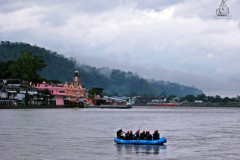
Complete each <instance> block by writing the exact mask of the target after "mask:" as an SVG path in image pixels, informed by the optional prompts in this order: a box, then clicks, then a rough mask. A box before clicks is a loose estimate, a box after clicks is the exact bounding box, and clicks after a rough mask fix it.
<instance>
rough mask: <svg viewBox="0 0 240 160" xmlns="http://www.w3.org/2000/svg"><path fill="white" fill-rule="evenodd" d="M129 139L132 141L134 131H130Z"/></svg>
mask: <svg viewBox="0 0 240 160" xmlns="http://www.w3.org/2000/svg"><path fill="white" fill-rule="evenodd" d="M129 139H130V140H132V139H133V133H132V131H130V133H129Z"/></svg>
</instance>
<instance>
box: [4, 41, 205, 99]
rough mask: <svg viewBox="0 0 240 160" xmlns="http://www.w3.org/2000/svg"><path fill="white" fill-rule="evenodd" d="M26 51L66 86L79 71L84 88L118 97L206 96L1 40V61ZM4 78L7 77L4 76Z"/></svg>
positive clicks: (43, 73)
mask: <svg viewBox="0 0 240 160" xmlns="http://www.w3.org/2000/svg"><path fill="white" fill-rule="evenodd" d="M22 52H32V53H33V54H35V55H42V56H43V58H44V59H45V62H46V64H47V65H48V66H47V67H45V68H43V70H42V71H41V72H40V73H39V74H40V76H41V77H43V78H46V79H56V80H60V81H62V82H63V83H64V82H66V81H67V82H68V83H71V82H72V81H73V74H74V71H75V70H76V69H77V70H79V72H80V75H81V81H82V85H83V86H86V87H87V88H88V89H91V88H92V87H102V88H104V92H105V93H108V94H114V95H127V96H128V95H131V96H135V95H143V96H147V95H148V96H156V95H161V94H166V95H176V96H186V95H188V94H193V95H195V96H196V95H198V94H202V91H201V90H200V89H197V88H194V87H189V86H183V85H179V84H177V83H171V82H165V81H156V80H147V79H144V78H142V77H140V76H138V75H136V74H133V73H132V72H124V71H120V70H118V69H110V68H96V67H93V66H90V65H85V64H84V62H80V63H83V64H81V65H76V64H77V63H76V60H75V58H73V57H70V58H67V57H65V56H63V55H61V54H58V53H56V52H53V51H50V50H46V49H45V48H41V47H38V46H36V45H35V46H31V45H30V44H27V43H22V42H19V43H18V42H17V43H12V42H8V41H1V44H0V62H6V61H9V60H12V59H16V58H18V57H19V56H20V54H21V53H22ZM0 78H6V77H1V75H0Z"/></svg>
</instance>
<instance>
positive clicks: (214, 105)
mask: <svg viewBox="0 0 240 160" xmlns="http://www.w3.org/2000/svg"><path fill="white" fill-rule="evenodd" d="M179 107H240V103H182V104H180V105H179Z"/></svg>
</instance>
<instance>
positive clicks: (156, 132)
mask: <svg viewBox="0 0 240 160" xmlns="http://www.w3.org/2000/svg"><path fill="white" fill-rule="evenodd" d="M159 138H160V134H159V133H158V130H156V131H154V133H153V140H158V139H159Z"/></svg>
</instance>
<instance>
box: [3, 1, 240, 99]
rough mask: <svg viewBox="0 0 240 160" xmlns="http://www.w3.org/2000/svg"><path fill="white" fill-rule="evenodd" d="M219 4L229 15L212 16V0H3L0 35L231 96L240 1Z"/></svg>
mask: <svg viewBox="0 0 240 160" xmlns="http://www.w3.org/2000/svg"><path fill="white" fill-rule="evenodd" d="M226 3H227V5H228V6H229V8H230V15H231V17H230V19H215V18H214V16H215V10H216V8H217V7H218V5H219V4H220V1H219V0H214V1H207V0H200V1H192V0H182V1H178V2H175V1H165V0H164V1H158V0H153V1H143V0H140V1H137V0H132V1H120V0H119V1H111V0H105V1H93V0H90V1H75V0H73V1H61V0H56V1H46V0H44V1H20V2H19V1H2V2H1V5H0V36H1V39H2V40H9V41H23V42H27V43H30V44H33V45H35V44H37V45H38V46H41V47H45V48H47V49H50V50H53V51H57V52H58V53H60V54H64V55H66V56H67V57H70V56H73V57H76V59H77V61H79V62H81V63H87V64H91V65H94V66H96V67H110V68H119V69H123V70H125V71H133V72H137V73H138V74H139V75H141V76H143V77H147V78H155V79H157V80H158V79H163V80H169V81H173V82H179V83H181V84H185V85H194V86H196V87H199V88H202V89H203V91H204V92H209V91H208V90H210V88H212V87H213V86H214V88H216V89H215V91H214V89H212V90H211V93H216V94H218V93H220V92H221V94H224V89H226V91H231V90H232V92H231V93H232V94H231V93H230V92H229V93H228V94H231V95H236V92H240V90H238V89H239V88H240V87H239V85H238V84H237V83H236V81H233V79H237V78H236V77H239V76H240V72H239V68H240V63H239V59H240V54H239V50H240V28H239V24H240V20H239V16H238V15H239V14H240V11H239V9H238V8H239V7H240V3H239V1H237V0H231V1H227V2H226ZM233 90H234V91H233Z"/></svg>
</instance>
